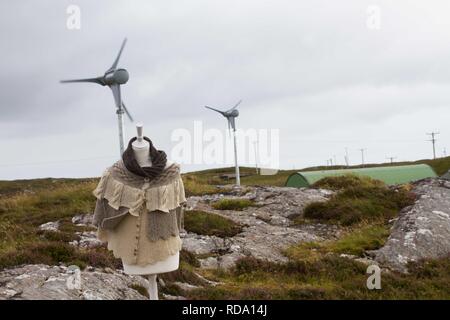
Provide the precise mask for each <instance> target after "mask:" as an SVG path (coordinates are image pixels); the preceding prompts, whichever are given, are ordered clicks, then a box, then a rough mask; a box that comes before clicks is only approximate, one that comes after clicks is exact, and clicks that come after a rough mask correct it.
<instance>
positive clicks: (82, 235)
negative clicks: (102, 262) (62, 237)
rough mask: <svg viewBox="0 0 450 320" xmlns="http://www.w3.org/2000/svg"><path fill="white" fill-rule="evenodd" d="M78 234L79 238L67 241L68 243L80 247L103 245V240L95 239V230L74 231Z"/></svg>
mask: <svg viewBox="0 0 450 320" xmlns="http://www.w3.org/2000/svg"><path fill="white" fill-rule="evenodd" d="M75 234H76V235H78V237H79V240H74V241H71V242H69V244H71V245H73V246H76V247H80V248H85V249H86V248H89V249H92V248H98V247H101V246H103V242H101V241H100V240H99V239H97V233H96V232H95V231H83V232H75Z"/></svg>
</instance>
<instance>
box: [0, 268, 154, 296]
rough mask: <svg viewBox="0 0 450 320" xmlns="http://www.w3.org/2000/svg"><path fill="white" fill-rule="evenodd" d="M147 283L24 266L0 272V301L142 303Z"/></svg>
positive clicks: (113, 273) (89, 272) (117, 275)
mask: <svg viewBox="0 0 450 320" xmlns="http://www.w3.org/2000/svg"><path fill="white" fill-rule="evenodd" d="M147 287H148V282H147V280H146V279H145V278H143V277H139V276H136V277H134V276H128V275H124V274H122V273H121V272H120V271H113V270H111V269H108V270H99V269H93V268H87V269H86V270H85V271H80V270H79V269H76V268H71V267H65V266H47V265H25V266H20V267H17V268H13V269H6V270H3V271H1V272H0V300H5V299H11V300H55V299H56V300H119V299H120V300H123V299H133V300H145V299H147V297H146V296H144V295H142V294H141V293H140V292H142V293H143V292H145V288H147Z"/></svg>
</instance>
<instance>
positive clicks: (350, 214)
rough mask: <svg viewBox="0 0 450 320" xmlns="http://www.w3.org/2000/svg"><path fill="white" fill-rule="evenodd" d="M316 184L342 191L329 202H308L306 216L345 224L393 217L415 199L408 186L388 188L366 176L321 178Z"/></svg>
mask: <svg viewBox="0 0 450 320" xmlns="http://www.w3.org/2000/svg"><path fill="white" fill-rule="evenodd" d="M316 185H317V186H328V187H330V188H333V189H335V190H339V191H338V192H337V193H336V194H334V195H333V196H332V197H331V199H330V200H328V201H326V202H312V203H310V204H309V205H307V206H306V207H305V210H304V217H305V218H307V219H316V220H322V221H329V222H332V223H340V224H342V225H352V224H355V223H359V222H361V221H376V220H383V219H384V220H386V219H391V218H393V217H394V216H396V215H397V213H398V212H399V211H400V210H401V209H402V208H404V207H406V206H409V205H412V204H413V203H414V200H415V196H414V194H413V193H411V192H410V191H409V190H408V189H407V188H406V187H400V188H397V189H393V188H388V187H387V186H386V185H384V184H382V182H380V181H378V180H373V179H370V178H367V177H360V176H352V177H350V176H341V177H329V178H324V179H322V180H319V181H318V182H317V183H316Z"/></svg>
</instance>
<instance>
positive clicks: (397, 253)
mask: <svg viewBox="0 0 450 320" xmlns="http://www.w3.org/2000/svg"><path fill="white" fill-rule="evenodd" d="M414 192H415V193H416V194H417V201H416V202H415V204H414V205H412V206H410V207H407V208H404V209H403V210H402V211H401V212H400V214H399V216H398V218H397V219H396V220H395V222H394V224H393V227H392V231H391V235H390V236H389V239H388V240H387V242H386V244H385V245H384V247H382V248H381V249H379V250H377V251H376V252H374V255H375V260H376V261H378V262H379V263H380V264H382V265H385V266H388V267H390V268H391V269H394V270H398V271H402V272H406V271H407V263H408V262H410V261H417V260H419V259H423V258H440V257H445V256H447V255H450V181H448V180H442V179H426V180H422V181H420V182H418V183H416V185H415V186H414Z"/></svg>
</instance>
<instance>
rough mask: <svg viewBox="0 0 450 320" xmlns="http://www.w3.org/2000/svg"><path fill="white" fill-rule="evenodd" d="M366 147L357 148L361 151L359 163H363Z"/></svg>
mask: <svg viewBox="0 0 450 320" xmlns="http://www.w3.org/2000/svg"><path fill="white" fill-rule="evenodd" d="M365 150H366V149H364V148H361V149H359V151H361V164H362V165H364V151H365Z"/></svg>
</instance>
